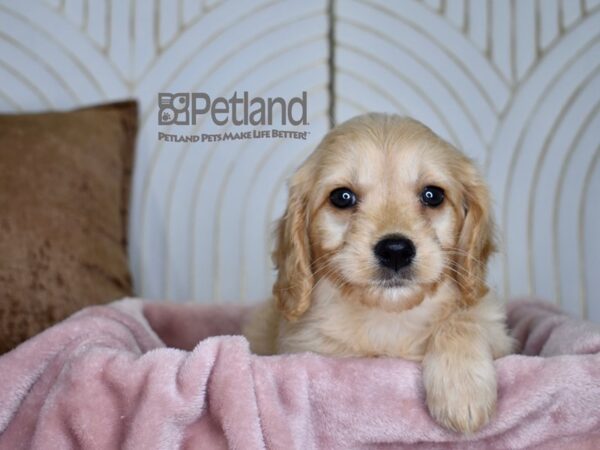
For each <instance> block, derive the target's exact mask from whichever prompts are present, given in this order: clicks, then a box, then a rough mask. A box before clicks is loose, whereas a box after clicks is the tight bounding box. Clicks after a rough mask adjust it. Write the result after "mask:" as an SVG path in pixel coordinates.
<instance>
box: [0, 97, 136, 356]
mask: <svg viewBox="0 0 600 450" xmlns="http://www.w3.org/2000/svg"><path fill="white" fill-rule="evenodd" d="M136 131H137V103H136V102H134V101H127V102H120V103H114V104H108V105H101V106H96V107H90V108H84V109H79V110H75V111H69V112H52V113H42V114H18V115H0V354H1V353H3V352H6V351H8V350H10V349H12V348H14V347H15V346H16V345H18V344H19V343H21V342H22V341H24V340H25V339H27V338H29V337H31V336H33V335H34V334H36V333H39V332H40V331H42V330H43V329H44V328H47V327H49V326H50V325H53V324H54V323H56V322H58V321H60V320H62V319H64V318H65V317H67V316H69V315H70V314H72V313H73V312H75V311H77V310H78V309H81V308H83V307H85V306H88V305H93V304H98V303H106V302H110V301H112V300H115V299H117V298H120V297H123V296H128V295H131V293H132V292H131V277H130V274H129V270H128V264H127V248H126V246H127V242H126V239H127V213H128V212H127V210H128V201H129V189H130V181H131V168H132V162H133V153H134V145H135V135H136Z"/></svg>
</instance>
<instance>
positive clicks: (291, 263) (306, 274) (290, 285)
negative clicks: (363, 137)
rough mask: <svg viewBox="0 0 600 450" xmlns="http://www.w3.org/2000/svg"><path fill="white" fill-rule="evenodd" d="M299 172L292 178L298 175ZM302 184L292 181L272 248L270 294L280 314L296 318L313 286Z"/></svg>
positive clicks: (288, 317) (308, 300) (304, 305)
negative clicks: (273, 272) (273, 269)
mask: <svg viewBox="0 0 600 450" xmlns="http://www.w3.org/2000/svg"><path fill="white" fill-rule="evenodd" d="M299 175H300V174H297V175H296V176H295V177H294V178H296V179H297V178H298V177H299ZM304 185H305V184H304V183H303V184H299V183H294V179H292V183H291V185H290V195H289V200H288V204H287V208H286V211H285V214H284V216H283V217H282V218H281V220H280V221H279V224H278V227H277V240H276V246H275V251H274V252H273V261H274V263H275V267H276V268H277V271H278V273H277V281H276V282H275V285H274V286H273V296H274V297H275V301H276V304H277V306H278V308H279V310H280V311H281V313H282V315H283V316H284V317H285V318H286V319H288V320H295V319H297V318H298V317H300V316H301V315H302V314H303V313H304V312H305V311H306V310H307V309H308V307H309V306H310V294H311V290H312V287H313V274H312V270H311V257H310V244H309V238H308V215H307V205H306V203H307V198H306V197H307V195H306V192H305V188H304Z"/></svg>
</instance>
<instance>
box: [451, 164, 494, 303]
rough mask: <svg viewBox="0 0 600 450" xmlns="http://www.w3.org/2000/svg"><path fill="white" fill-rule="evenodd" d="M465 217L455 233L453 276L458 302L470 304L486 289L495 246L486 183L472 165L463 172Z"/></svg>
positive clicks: (486, 290) (475, 301)
mask: <svg viewBox="0 0 600 450" xmlns="http://www.w3.org/2000/svg"><path fill="white" fill-rule="evenodd" d="M463 176H464V177H465V178H466V179H467V181H466V182H465V183H464V191H463V196H464V197H463V199H464V200H463V207H464V211H465V218H464V220H463V224H462V228H461V230H460V232H459V237H458V245H457V246H458V248H459V252H457V255H456V258H455V264H456V267H455V269H456V270H455V271H454V277H455V278H456V281H457V284H458V286H459V288H460V290H461V292H462V294H463V295H462V299H461V302H462V303H463V305H464V306H470V305H473V304H475V303H477V301H478V300H479V299H480V298H481V297H483V296H484V295H485V294H487V292H488V291H489V289H488V287H487V283H486V282H485V277H486V274H487V262H488V259H489V257H490V255H491V254H492V253H493V252H494V251H495V250H496V246H495V243H494V223H493V220H492V217H491V211H490V195H489V191H488V188H487V186H486V185H485V183H484V181H483V180H482V179H481V177H480V176H479V174H477V173H476V172H475V170H474V168H470V170H467V171H465V172H463Z"/></svg>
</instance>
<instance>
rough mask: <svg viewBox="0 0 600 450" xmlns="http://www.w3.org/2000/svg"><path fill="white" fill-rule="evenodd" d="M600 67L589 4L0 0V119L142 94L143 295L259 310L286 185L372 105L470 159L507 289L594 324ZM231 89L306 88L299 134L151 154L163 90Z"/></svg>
mask: <svg viewBox="0 0 600 450" xmlns="http://www.w3.org/2000/svg"><path fill="white" fill-rule="evenodd" d="M599 66H600V1H598V0H594V1H592V0H565V1H557V0H543V1H542V0H539V1H534V0H519V1H514V0H513V1H511V0H488V1H486V0H478V1H475V0H470V1H469V0H445V1H444V0H437V1H408V0H406V1H383V0H368V1H350V0H338V1H324V0H309V1H283V2H282V1H266V0H259V1H231V0H230V1H225V0H224V1H209V0H206V1H204V2H202V1H188V0H175V1H173V0H172V1H166V0H113V1H104V0H94V1H92V0H87V1H85V0H46V1H41V0H40V1H35V0H20V1H9V0H0V111H4V112H12V111H29V110H44V109H55V108H70V107H74V106H78V105H84V104H90V103H97V102H101V101H106V100H111V99H119V98H125V97H131V96H133V97H136V98H138V99H139V101H140V105H141V132H140V138H139V146H138V155H137V166H136V171H135V177H134V186H133V204H132V213H131V233H130V234H131V240H130V241H131V244H130V256H131V267H132V271H133V274H134V278H135V282H136V286H137V290H138V292H139V294H140V295H142V296H146V297H152V298H170V299H173V300H184V299H195V300H197V301H205V302H208V301H240V299H241V300H242V301H245V302H251V301H256V300H259V299H263V298H265V297H266V296H268V295H269V292H270V286H271V283H272V279H273V273H272V267H271V263H270V260H269V249H270V232H271V229H272V222H273V220H274V219H275V218H277V217H278V216H279V215H280V214H281V212H282V211H283V208H284V204H285V197H286V190H285V180H286V178H287V177H288V176H289V174H290V173H291V172H292V171H293V170H294V168H295V167H296V166H297V165H298V164H299V163H300V162H301V161H302V160H303V158H304V157H306V155H307V154H308V153H310V151H311V150H312V149H313V148H314V147H315V145H316V144H317V142H318V141H319V139H320V138H321V137H322V135H323V134H324V133H325V132H326V131H327V129H328V128H329V126H330V123H332V122H340V121H342V120H345V119H347V118H349V117H351V116H353V115H355V114H358V113H361V112H365V111H370V110H382V111H390V112H399V113H403V114H410V115H412V116H415V117H416V118H418V119H420V120H422V121H424V122H425V123H427V124H428V125H430V126H431V127H432V128H433V129H434V130H435V131H437V132H438V133H440V134H441V135H443V136H444V137H445V138H447V139H448V140H450V141H451V142H453V143H454V144H455V145H457V146H459V147H460V148H462V149H464V151H465V152H466V153H468V154H469V155H471V156H472V157H474V158H475V159H477V161H478V162H479V163H480V165H481V167H482V168H483V170H484V171H485V173H486V176H487V178H488V180H489V181H490V184H491V187H492V191H493V195H494V198H495V201H496V205H495V206H496V208H495V210H496V217H497V220H498V224H499V226H500V229H501V233H502V235H503V240H502V254H501V255H499V256H498V257H497V258H496V259H495V260H494V263H493V267H492V269H493V270H492V274H491V275H490V278H491V280H492V282H493V283H494V284H495V285H496V287H497V289H498V290H499V291H500V293H501V295H505V296H514V295H521V294H537V295H539V296H542V297H545V298H548V299H550V300H553V301H555V302H557V303H561V304H562V305H563V306H564V307H565V308H566V309H567V310H568V311H570V312H573V313H574V314H577V315H581V316H588V317H592V318H594V319H595V320H597V321H600V298H599V294H598V293H599V292H600V276H599V275H600V269H599V268H600V238H599V237H598V236H597V234H596V233H597V232H598V230H600V208H599V206H600V200H599V199H600V162H599V159H600V158H599V155H600V149H599V139H598V138H599V137H600V136H599V135H600V132H599V130H600V114H599V111H600V72H599ZM236 90H237V91H238V92H240V91H244V90H247V91H250V93H251V95H262V96H275V95H278V96H283V97H292V96H297V95H299V94H300V92H301V91H303V90H305V91H308V95H309V98H308V110H309V122H310V126H309V127H308V128H307V129H308V131H310V134H309V139H308V140H307V141H301V140H300V141H299V140H268V141H265V140H251V141H237V142H228V143H226V144H223V143H219V144H209V143H202V144H199V143H196V144H181V143H165V142H158V141H157V138H156V136H157V132H158V126H157V94H158V92H165V91H166V92H181V91H183V92H189V91H192V92H194V91H205V92H208V93H209V94H210V95H211V96H214V97H216V96H219V95H224V96H226V97H229V96H231V95H232V93H233V92H234V91H236ZM206 126H207V124H204V123H200V124H198V126H197V127H196V128H195V129H192V130H193V132H200V131H201V130H205V127H206ZM161 131H164V130H162V129H161ZM178 131H181V130H178Z"/></svg>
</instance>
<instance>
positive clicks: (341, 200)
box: [329, 187, 356, 209]
mask: <svg viewBox="0 0 600 450" xmlns="http://www.w3.org/2000/svg"><path fill="white" fill-rule="evenodd" d="M329 200H330V201H331V204H332V205H333V206H335V207H336V208H340V209H344V208H351V207H353V206H354V205H356V194H355V193H354V192H352V191H351V190H350V189H348V188H345V187H341V188H337V189H334V190H333V191H331V194H329Z"/></svg>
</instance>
